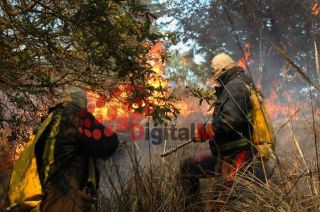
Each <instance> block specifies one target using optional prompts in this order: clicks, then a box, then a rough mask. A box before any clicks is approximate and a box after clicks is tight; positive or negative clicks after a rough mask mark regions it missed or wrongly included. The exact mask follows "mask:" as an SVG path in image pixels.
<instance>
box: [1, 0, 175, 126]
mask: <svg viewBox="0 0 320 212" xmlns="http://www.w3.org/2000/svg"><path fill="white" fill-rule="evenodd" d="M154 18H155V16H154V15H153V14H152V13H150V11H149V10H148V8H147V7H146V5H144V4H142V3H141V2H140V1H136V0H127V1H116V0H107V1H105V0H81V1H73V0H65V1H22V0H21V1H14V2H13V1H7V0H4V1H1V7H0V71H1V74H0V83H1V86H0V100H1V101H0V108H1V111H2V112H1V116H0V117H1V119H0V125H3V123H7V124H10V123H13V122H14V120H13V119H12V117H14V116H17V117H19V118H18V119H19V120H21V121H23V123H24V124H29V126H30V121H31V123H32V121H34V119H35V117H36V115H37V114H39V111H44V110H45V109H46V108H47V107H48V106H50V105H52V102H53V101H54V98H55V96H56V94H57V91H58V90H63V89H65V88H66V87H70V86H79V87H83V88H86V89H90V90H98V91H99V93H101V94H104V95H108V93H109V92H110V91H112V90H113V89H114V88H115V87H116V86H117V85H118V84H121V83H130V84H136V85H140V86H142V87H143V88H144V89H145V92H147V93H149V94H150V95H152V92H153V90H154V89H155V88H153V87H152V86H151V87H150V86H147V85H146V79H147V77H148V76H149V74H150V73H152V70H151V69H150V65H149V64H148V61H147V60H148V57H147V54H148V51H149V48H150V46H151V45H152V44H154V43H155V42H158V40H159V39H161V38H163V36H162V35H161V34H160V33H158V32H157V31H156V30H151V24H152V23H153V21H154ZM162 89H163V90H165V89H166V88H162ZM162 107H163V108H166V109H169V110H170V111H171V112H172V110H171V109H172V108H171V106H169V105H166V104H165V105H163V106H162ZM154 116H156V117H157V118H159V119H161V118H162V116H161V115H157V114H154Z"/></svg>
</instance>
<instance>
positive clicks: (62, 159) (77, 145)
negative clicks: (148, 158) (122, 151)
mask: <svg viewBox="0 0 320 212" xmlns="http://www.w3.org/2000/svg"><path fill="white" fill-rule="evenodd" d="M86 106H87V98H86V94H85V92H84V91H83V90H81V89H79V88H72V89H69V90H67V91H65V92H64V94H63V95H62V96H61V99H60V100H59V101H58V103H57V104H56V105H55V106H54V107H52V108H50V109H49V115H48V117H47V118H46V120H45V121H44V122H42V123H41V125H40V126H39V128H38V130H37V132H36V134H35V137H34V139H33V140H31V142H30V145H31V146H30V145H29V146H30V147H31V148H29V150H31V151H30V152H32V154H34V159H33V158H32V154H29V156H27V153H25V154H24V153H22V156H21V160H18V161H17V163H16V166H17V167H14V169H13V179H11V183H10V194H9V196H10V201H11V204H16V205H18V207H19V208H20V209H21V210H30V209H31V208H30V207H33V206H36V208H34V209H33V211H94V210H95V209H96V204H95V201H96V195H97V193H96V192H97V185H98V181H99V173H98V169H97V167H96V163H95V161H96V159H98V158H102V159H105V158H107V157H108V156H110V155H112V154H113V153H114V152H115V150H116V149H117V147H118V138H117V135H116V134H115V133H113V132H109V131H108V130H105V127H104V126H103V125H102V124H101V123H100V122H99V121H97V120H96V119H95V118H94V116H93V115H92V114H91V113H89V112H88V111H87V109H86ZM25 158H30V159H32V161H35V162H34V165H35V167H36V171H37V173H35V172H34V170H33V169H32V168H30V167H31V165H32V164H33V163H29V165H28V166H29V167H27V168H25V167H26V166H24V165H25V163H23V159H25ZM30 164H31V165H30ZM19 165H20V166H21V167H20V169H19ZM23 169H25V171H24V173H29V174H27V175H26V176H22V177H21V176H19V170H23ZM31 173H33V175H34V176H33V179H30V178H29V179H28V177H29V176H30V174H31ZM37 179H38V181H37ZM18 180H19V182H20V181H25V182H26V183H23V184H19V182H18ZM17 184H18V185H19V186H20V187H19V186H17ZM30 184H33V186H32V188H30V187H28V185H30ZM37 184H40V185H37ZM23 186H24V187H23ZM21 187H23V188H21ZM37 188H40V189H38V190H40V191H41V194H40V195H35V194H36V193H35V192H36V189H37ZM17 191H19V193H17ZM32 192H33V193H35V194H34V195H33V194H32ZM38 193H39V191H38ZM22 194H23V195H24V196H21V195H22ZM28 195H29V196H28ZM32 195H33V196H32ZM39 196H40V197H41V199H39ZM31 200H33V201H31ZM36 200H37V201H36ZM15 201H17V203H15ZM19 201H20V202H19ZM28 201H29V202H28ZM38 202H39V204H37V203H38ZM36 204H37V205H36ZM28 207H29V208H28Z"/></svg>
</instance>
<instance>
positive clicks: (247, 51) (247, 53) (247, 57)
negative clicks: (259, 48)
mask: <svg viewBox="0 0 320 212" xmlns="http://www.w3.org/2000/svg"><path fill="white" fill-rule="evenodd" d="M252 47H253V46H252V44H251V43H247V44H246V45H245V46H244V57H243V58H240V59H239V60H238V62H237V64H238V65H239V66H240V67H242V68H243V69H244V70H247V69H248V63H250V62H252V60H251V49H252Z"/></svg>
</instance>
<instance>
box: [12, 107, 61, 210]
mask: <svg viewBox="0 0 320 212" xmlns="http://www.w3.org/2000/svg"><path fill="white" fill-rule="evenodd" d="M53 116H54V113H51V114H50V115H49V116H48V118H47V119H46V120H45V121H44V122H43V123H41V125H40V127H39V129H38V131H37V132H36V134H35V135H33V136H32V138H31V139H30V141H29V142H28V143H27V145H26V147H25V149H24V151H23V152H22V154H21V155H20V157H19V158H18V160H17V161H16V162H15V164H14V166H13V170H12V174H11V179H10V187H9V194H8V195H9V200H10V206H11V207H14V208H19V210H20V211H31V210H32V211H40V210H39V206H40V202H41V199H42V186H41V182H40V177H39V173H38V169H37V161H36V156H35V145H36V143H37V141H38V140H39V139H40V137H41V136H42V134H44V131H45V129H46V128H47V127H48V126H49V124H50V123H51V122H52V120H53ZM59 121H60V120H59ZM59 121H57V122H55V123H54V125H58V124H59ZM53 127H56V128H57V127H58V126H53Z"/></svg>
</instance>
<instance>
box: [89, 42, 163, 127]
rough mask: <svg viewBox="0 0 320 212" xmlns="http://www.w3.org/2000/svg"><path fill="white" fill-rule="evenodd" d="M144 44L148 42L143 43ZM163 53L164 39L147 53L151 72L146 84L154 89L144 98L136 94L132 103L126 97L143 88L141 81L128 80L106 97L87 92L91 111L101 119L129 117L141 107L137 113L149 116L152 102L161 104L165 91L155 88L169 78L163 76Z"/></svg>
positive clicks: (102, 120) (104, 120) (103, 120)
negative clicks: (128, 81) (130, 82)
mask: <svg viewBox="0 0 320 212" xmlns="http://www.w3.org/2000/svg"><path fill="white" fill-rule="evenodd" d="M146 45H147V44H146ZM163 54H164V49H163V42H159V43H157V44H155V45H152V46H151V47H150V49H149V53H148V55H147V59H148V64H150V66H151V69H152V71H153V73H151V74H150V75H149V77H148V79H146V85H147V86H151V87H153V88H154V89H155V90H154V91H153V92H152V94H150V95H149V96H148V97H146V98H140V97H135V98H134V99H133V100H132V101H130V102H131V103H128V102H129V101H128V98H130V97H131V96H132V94H133V93H139V92H143V88H142V87H141V86H140V85H131V84H129V83H124V84H121V85H119V86H117V87H115V88H114V89H113V91H112V92H111V93H110V95H109V97H105V96H100V95H98V94H97V93H94V92H87V96H88V99H89V104H88V110H89V112H91V113H93V114H94V115H95V117H96V118H97V120H99V121H100V122H106V121H112V120H115V119H119V118H125V119H127V120H128V119H130V117H132V116H133V114H137V113H136V112H135V111H136V110H140V112H139V113H140V114H141V115H143V116H148V115H150V114H151V113H152V111H153V109H154V106H155V105H158V106H161V105H164V104H165V102H164V101H163V100H162V98H165V97H166V95H168V94H167V93H166V92H161V91H159V90H157V89H158V88H160V87H162V88H166V87H167V86H168V82H167V81H166V80H165V79H164V78H163V76H162V75H163V73H164V65H165V64H164V62H163V61H162V55H163Z"/></svg>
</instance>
